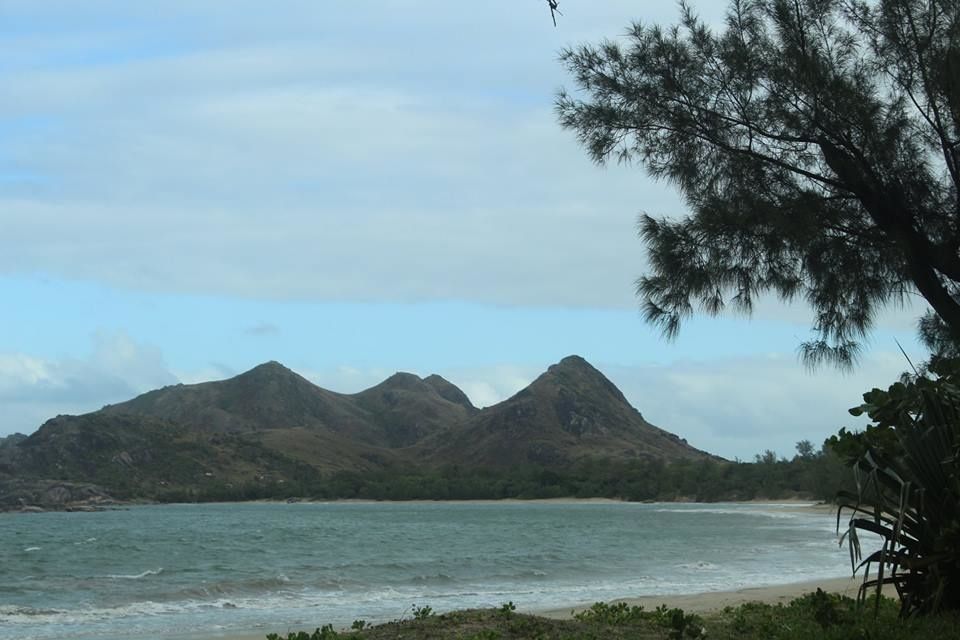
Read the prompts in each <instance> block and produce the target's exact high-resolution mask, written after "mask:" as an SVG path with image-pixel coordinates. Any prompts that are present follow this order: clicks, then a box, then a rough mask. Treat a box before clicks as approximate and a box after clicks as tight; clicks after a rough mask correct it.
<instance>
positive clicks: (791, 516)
mask: <svg viewBox="0 0 960 640" xmlns="http://www.w3.org/2000/svg"><path fill="white" fill-rule="evenodd" d="M653 512H654V513H686V514H703V513H709V514H713V515H739V516H763V517H765V518H774V519H777V520H795V519H796V518H798V517H799V515H800V514H796V513H781V512H775V511H766V510H764V509H756V508H754V509H723V508H720V507H702V508H697V509H679V508H672V509H671V508H663V509H654V510H653Z"/></svg>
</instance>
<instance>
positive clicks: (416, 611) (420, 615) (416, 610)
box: [410, 605, 433, 620]
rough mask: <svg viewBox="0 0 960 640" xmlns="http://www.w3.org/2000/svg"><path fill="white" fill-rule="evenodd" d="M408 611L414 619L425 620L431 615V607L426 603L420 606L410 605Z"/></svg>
mask: <svg viewBox="0 0 960 640" xmlns="http://www.w3.org/2000/svg"><path fill="white" fill-rule="evenodd" d="M410 611H411V612H412V613H413V619H414V620H426V619H427V618H429V617H430V616H432V615H433V607H430V606H428V605H424V606H422V607H418V606H417V605H413V606H412V607H410Z"/></svg>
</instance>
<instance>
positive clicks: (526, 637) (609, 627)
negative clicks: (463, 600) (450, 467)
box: [267, 590, 960, 640]
mask: <svg viewBox="0 0 960 640" xmlns="http://www.w3.org/2000/svg"><path fill="white" fill-rule="evenodd" d="M418 609H419V611H420V612H421V615H415V616H414V617H413V618H411V619H405V620H397V621H394V622H388V623H385V624H380V625H375V626H366V625H365V624H354V629H353V630H351V631H339V632H338V631H335V630H334V629H333V627H332V626H330V625H326V626H324V627H320V628H317V629H316V630H315V631H314V632H310V633H308V632H305V631H303V632H295V633H290V634H287V635H286V636H281V635H278V634H270V635H268V636H267V640H395V639H398V638H403V639H405V640H682V639H684V638H709V639H710V640H734V639H736V640H918V639H920V638H953V637H957V630H958V629H960V615H958V614H942V615H937V616H928V617H917V618H911V619H901V618H900V617H899V616H898V604H897V603H896V602H894V601H893V600H889V599H884V600H882V601H881V603H880V606H879V607H878V608H877V609H876V610H875V609H874V607H873V606H868V607H862V606H858V605H857V603H856V601H855V600H853V599H851V598H846V597H842V596H838V595H834V594H828V593H824V592H823V591H819V590H818V591H817V592H816V593H810V594H808V595H806V596H803V597H801V598H797V599H796V600H794V601H793V602H791V603H790V604H788V605H782V604H778V605H768V604H760V603H750V604H744V605H740V606H738V607H728V608H726V609H724V610H723V611H718V612H714V613H710V614H704V615H702V616H698V615H691V614H687V613H685V612H683V611H681V610H680V609H668V608H667V607H666V606H662V607H657V608H656V609H654V610H651V611H647V610H644V609H643V608H642V607H631V606H628V605H625V604H619V603H618V604H604V603H597V604H596V605H594V606H593V607H591V608H590V609H587V610H586V611H583V612H581V613H579V614H577V615H576V616H574V617H573V618H572V619H567V620H555V619H550V618H542V617H538V616H533V615H528V614H524V613H518V612H517V611H516V610H515V607H514V606H513V603H505V604H504V605H501V606H500V607H498V608H495V609H482V610H480V609H476V610H468V611H454V612H452V613H444V614H434V613H432V610H430V609H429V608H428V607H427V608H424V607H421V608H418ZM424 609H427V612H426V613H423V610H424ZM358 622H360V621H358ZM358 627H359V628H358Z"/></svg>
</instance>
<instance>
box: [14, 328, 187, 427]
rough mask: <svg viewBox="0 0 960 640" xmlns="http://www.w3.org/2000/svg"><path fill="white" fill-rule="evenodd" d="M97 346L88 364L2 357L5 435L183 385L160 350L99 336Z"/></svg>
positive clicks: (111, 335) (122, 338)
mask: <svg viewBox="0 0 960 640" xmlns="http://www.w3.org/2000/svg"><path fill="white" fill-rule="evenodd" d="M92 342H93V349H92V351H91V353H90V354H89V355H88V356H86V357H84V358H63V359H49V358H38V357H34V356H31V355H28V354H23V353H0V404H2V405H3V407H4V415H3V417H2V418H0V435H6V434H9V433H13V432H16V431H20V432H25V433H32V432H33V431H34V430H35V429H36V428H37V427H39V426H40V425H41V424H42V423H43V422H45V421H46V420H48V419H49V418H52V417H54V416H55V415H58V414H63V413H85V412H88V411H94V410H96V409H99V408H100V407H101V406H103V405H105V404H109V403H114V402H120V401H123V400H128V399H130V398H131V397H133V396H135V395H137V394H139V393H143V392H144V391H149V390H150V389H153V388H156V387H161V386H164V385H168V384H174V383H176V382H177V381H178V380H177V378H176V377H175V376H174V375H173V374H172V373H170V371H169V370H168V369H167V366H166V364H165V363H164V360H163V357H162V355H161V354H160V351H159V350H158V349H156V348H155V347H152V346H149V345H144V344H141V343H138V342H136V341H134V340H133V339H131V338H130V336H128V335H127V334H125V333H123V332H119V331H118V332H102V333H98V334H96V335H94V336H93V339H92Z"/></svg>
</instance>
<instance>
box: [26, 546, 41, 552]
mask: <svg viewBox="0 0 960 640" xmlns="http://www.w3.org/2000/svg"><path fill="white" fill-rule="evenodd" d="M24 551H26V552H27V553H30V552H31V551H40V547H27V548H26V549H24Z"/></svg>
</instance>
